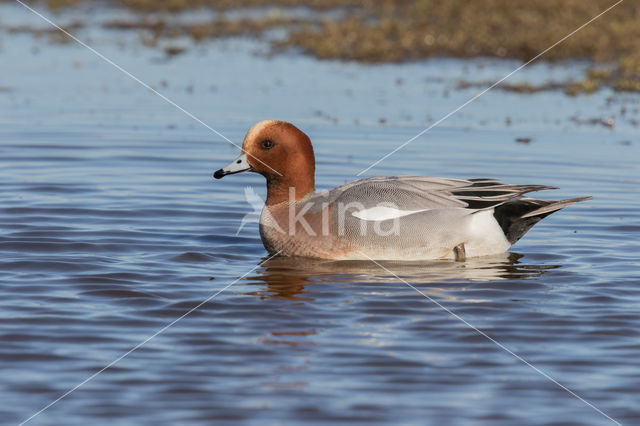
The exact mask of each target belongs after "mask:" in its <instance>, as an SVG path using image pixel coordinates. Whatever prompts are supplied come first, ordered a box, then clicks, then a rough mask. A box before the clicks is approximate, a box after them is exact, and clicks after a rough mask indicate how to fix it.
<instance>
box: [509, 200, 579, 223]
mask: <svg viewBox="0 0 640 426" xmlns="http://www.w3.org/2000/svg"><path fill="white" fill-rule="evenodd" d="M591 198H592V197H579V198H567V199H566V200H558V201H548V203H549V204H547V205H545V206H543V207H540V208H539V209H535V210H533V211H530V212H529V213H526V214H524V215H522V216H520V218H521V219H526V218H528V217H535V216H542V217H545V216H547V215H549V214H550V213H553V212H555V211H558V210H560V209H564V208H565V207H567V206H570V205H571V204H575V203H579V202H580V201H587V200H590V199H591ZM543 215H544V216H543Z"/></svg>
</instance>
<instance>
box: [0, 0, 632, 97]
mask: <svg viewBox="0 0 640 426" xmlns="http://www.w3.org/2000/svg"><path fill="white" fill-rule="evenodd" d="M2 1H4V2H8V1H11V0H0V2H2ZM36 4H39V5H40V6H43V5H46V6H47V7H49V8H50V9H51V10H53V11H56V12H64V10H65V9H69V8H74V7H80V6H86V5H90V4H97V5H100V6H103V7H116V8H121V9H124V10H128V11H130V12H133V14H132V15H131V16H130V17H126V18H118V19H115V20H109V21H105V22H103V23H102V26H103V27H104V28H107V29H113V30H121V31H138V32H139V34H140V40H141V42H142V43H143V44H145V45H148V46H155V47H161V48H162V49H163V50H164V52H165V54H166V55H167V56H174V55H178V54H180V53H182V52H183V51H184V50H186V49H188V48H189V46H188V45H187V46H185V45H178V44H171V41H172V40H177V39H179V38H180V39H181V40H183V39H185V38H187V39H190V40H191V41H192V42H193V43H200V42H203V41H206V40H211V39H216V38H225V37H238V36H245V37H246V36H249V37H256V38H261V39H264V40H266V41H268V42H269V43H270V45H271V53H272V54H277V53H279V52H283V51H288V50H292V49H294V50H296V51H299V52H301V53H303V54H306V55H311V56H313V57H316V58H318V59H332V60H345V61H358V62H362V63H367V64H380V63H402V62H411V61H418V60H423V59H428V58H433V57H450V58H476V57H489V58H504V59H517V60H521V61H523V62H525V61H528V60H530V59H532V58H533V57H535V56H536V55H538V54H539V53H540V52H542V51H544V50H545V49H547V48H549V47H550V46H551V45H553V44H554V43H556V42H558V41H559V40H561V39H562V38H563V37H565V36H567V35H568V34H569V33H571V32H572V31H574V30H575V29H577V28H579V27H580V26H581V25H583V24H585V23H586V22H588V21H589V20H590V19H592V18H594V17H595V16H597V15H598V14H599V13H601V12H603V11H604V10H605V9H607V8H608V7H610V6H611V5H613V4H614V0H590V1H584V0H563V1H562V2H558V1H557V0H535V1H530V2H513V1H509V0H475V1H473V2H465V1H462V0H451V1H446V2H443V1H436V0H377V1H376V0H310V1H305V2H303V1H300V0H271V1H263V0H166V1H154V0H113V1H107V2H97V1H92V0H42V1H40V2H39V3H36ZM199 11H208V12H211V13H209V14H203V16H205V18H192V19H189V20H185V19H179V17H180V12H199ZM234 12H239V13H238V14H236V16H235V17H231V16H229V15H232V14H233V13H234ZM207 16H208V17H209V18H206V17H207ZM638 22H640V3H637V2H633V1H626V2H622V3H621V4H619V5H618V6H616V7H614V8H613V9H612V10H610V11H609V12H607V13H606V14H604V15H603V16H601V17H600V18H598V19H597V20H595V21H594V22H592V23H591V24H589V25H587V26H586V27H584V28H583V29H581V30H580V31H578V32H577V33H576V34H574V35H573V36H571V37H569V38H568V39H566V40H565V41H563V42H562V43H560V44H558V45H557V46H556V47H554V48H553V49H551V50H549V51H548V52H547V53H545V54H544V56H543V57H542V58H540V60H541V61H547V62H560V61H566V60H588V61H590V64H591V65H590V67H589V68H588V70H587V71H586V72H585V75H584V76H583V78H582V79H581V80H578V81H567V82H562V83H547V84H544V85H541V86H533V85H530V84H526V83H525V84H519V85H507V84H503V85H502V86H501V88H502V89H503V90H509V91H515V92H518V93H536V92H539V91H543V90H564V91H565V93H567V94H568V95H572V96H575V95H578V94H581V93H592V92H595V91H597V90H599V89H600V88H604V87H608V88H611V89H613V90H615V91H620V92H640V25H638ZM84 26H85V24H84V23H83V22H82V21H74V22H73V23H71V24H69V25H68V28H70V30H72V31H77V30H79V29H81V28H83V27H84ZM0 28H2V27H0ZM3 29H4V30H5V31H8V32H31V33H35V34H37V35H42V34H48V35H50V36H51V39H52V40H54V41H58V42H63V41H64V39H65V38H66V37H65V36H64V35H63V34H61V33H60V32H59V31H57V30H55V29H52V30H50V31H49V30H42V28H41V27H39V28H29V27H24V26H19V27H18V26H11V25H6V24H5V25H4V26H3ZM274 30H275V31H278V33H279V34H281V36H279V37H272V36H270V34H273V33H274ZM56 33H57V34H56ZM468 87H474V83H473V82H471V83H468V82H461V83H460V85H459V88H461V89H464V88H468Z"/></svg>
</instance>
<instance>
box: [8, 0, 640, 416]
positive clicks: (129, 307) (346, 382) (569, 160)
mask: <svg viewBox="0 0 640 426" xmlns="http://www.w3.org/2000/svg"><path fill="white" fill-rule="evenodd" d="M0 16H1V17H2V19H1V20H0V22H3V23H5V24H7V23H12V24H16V23H20V22H30V23H34V24H36V23H37V24H38V25H42V26H43V27H44V26H45V24H44V23H43V24H40V23H38V20H37V19H36V18H34V17H32V16H30V15H29V12H28V11H26V10H24V9H22V8H20V7H19V6H16V5H13V4H6V5H3V6H2V7H0ZM65 18H66V16H65V15H64V14H63V15H58V16H56V17H55V19H58V20H62V21H64V20H65ZM80 36H81V37H82V39H83V40H86V41H88V42H89V43H90V44H91V46H93V47H95V48H96V49H98V50H99V51H100V52H102V53H103V54H104V55H106V56H107V57H109V58H110V59H112V60H113V61H114V62H116V63H117V64H119V65H120V66H122V67H123V68H124V69H126V70H128V71H129V72H131V73H133V74H134V75H136V76H137V77H138V78H140V79H141V80H143V81H145V82H147V83H148V84H150V85H151V86H153V87H154V88H156V89H157V90H159V91H160V92H162V93H163V94H165V95H166V96H168V97H169V98H170V99H171V100H173V101H175V102H176V103H177V104H179V105H180V106H182V107H183V108H185V109H186V110H188V111H190V112H191V113H192V114H194V115H195V116H196V117H198V118H199V119H201V120H202V121H203V122H205V123H207V124H208V125H210V126H212V127H213V128H215V129H216V130H217V131H219V132H221V133H222V134H224V135H225V136H226V137H228V138H229V139H231V140H232V141H234V142H235V143H237V144H240V143H241V142H242V138H243V136H244V133H245V132H246V130H247V129H248V128H249V127H250V126H251V125H252V124H253V123H254V122H257V121H259V120H263V119H267V118H276V119H284V120H287V121H291V122H293V123H295V124H296V125H297V126H298V127H300V128H301V129H303V130H304V131H305V132H307V133H308V134H309V135H310V137H311V139H312V140H313V142H314V147H315V150H316V156H317V160H318V164H317V186H318V188H319V189H324V188H330V187H333V186H336V185H339V184H342V183H344V182H348V181H351V180H354V179H355V178H356V176H355V175H356V174H357V173H358V172H359V171H361V170H362V169H364V168H366V167H368V166H369V165H370V164H371V163H372V162H374V161H376V160H377V159H379V158H380V157H382V156H383V155H385V154H386V153H388V152H389V151H391V150H392V149H393V148H395V147H396V146H398V145H400V144H401V143H403V142H405V141H407V140H408V139H410V138H411V137H413V136H414V135H416V134H417V133H419V132H420V131H422V130H423V129H424V128H426V127H427V126H428V125H429V124H430V123H431V122H433V121H435V120H438V119H439V118H440V117H442V116H444V115H445V114H447V113H448V112H449V111H451V110H453V109H454V108H456V107H458V106H459V105H460V104H462V103H464V102H465V101H466V100H467V99H469V98H470V97H471V96H473V95H474V94H475V93H477V92H479V90H480V89H465V90H457V89H456V86H457V84H458V82H459V81H460V80H462V79H464V80H472V81H485V80H491V79H494V80H495V79H498V78H501V77H502V76H504V75H506V74H507V73H509V72H510V71H511V70H513V69H514V68H515V67H516V66H518V63H516V62H511V61H502V62H500V61H490V60H474V61H457V60H430V61H426V62H419V63H414V64H405V65H382V66H370V67H368V66H362V65H357V64H351V63H347V64H344V63H338V62H318V61H315V60H313V59H310V58H307V57H303V56H298V55H295V54H286V55H281V56H277V57H274V58H267V57H265V56H264V55H261V54H260V53H264V52H266V50H267V47H266V46H265V45H262V44H260V43H257V42H254V41H248V40H227V41H217V42H211V43H207V44H204V45H201V46H198V47H190V48H189V49H188V50H187V51H186V53H185V54H183V55H179V56H177V57H175V58H174V59H171V60H167V59H166V58H165V57H164V56H163V53H162V52H161V51H160V50H157V49H152V48H145V47H142V46H140V45H139V44H138V43H137V42H136V40H137V39H136V36H135V35H132V34H124V33H118V32H109V31H105V30H101V29H100V28H99V26H98V25H93V26H90V27H89V28H88V29H85V30H82V31H81V32H80ZM0 42H1V43H0V46H1V48H0V88H1V89H0V178H1V180H0V291H1V292H2V293H1V294H2V296H3V297H2V298H1V299H0V342H1V345H0V401H2V402H1V403H0V422H1V423H2V424H18V423H20V422H22V421H24V420H26V419H28V418H29V417H30V416H32V415H33V414H35V413H36V412H38V410H40V409H41V408H43V407H45V406H47V404H49V403H51V402H53V401H55V400H56V399H57V398H59V397H60V396H61V395H63V394H65V392H67V391H68V390H70V389H72V388H74V387H75V386H76V385H78V384H80V383H82V382H83V381H84V380H85V379H87V378H88V377H90V376H91V375H92V374H94V373H96V372H98V371H100V370H101V369H102V368H104V367H105V366H107V365H109V364H110V363H111V362H113V361H114V360H116V359H118V358H119V357H120V356H121V355H123V354H125V353H126V352H127V351H128V350H130V349H131V348H133V347H135V346H136V345H138V344H139V343H141V342H143V341H145V339H147V338H148V337H150V336H153V335H154V334H155V333H157V332H158V331H162V332H161V333H160V334H158V335H157V336H155V337H153V338H152V339H150V340H149V341H148V342H146V343H145V344H144V345H143V346H141V347H139V349H137V350H135V351H134V352H132V353H130V354H129V355H127V356H126V357H124V358H123V359H121V360H120V361H118V362H117V363H116V364H115V365H113V366H112V367H110V368H109V369H107V370H105V371H104V372H102V373H100V374H99V375H97V376H95V377H94V378H93V379H91V380H90V381H88V382H86V383H85V384H83V385H82V386H81V387H79V388H78V389H77V390H75V391H74V392H72V393H71V394H69V395H68V396H66V397H65V398H63V399H61V400H60V401H59V402H57V403H55V404H54V405H52V406H51V407H50V408H48V409H46V410H45V411H43V412H41V413H40V414H39V415H37V416H36V417H34V418H32V419H31V420H30V422H29V423H28V424H39V425H60V424H65V425H85V424H109V425H118V424H122V425H125V424H126V425H129V424H136V425H138V424H154V425H157V424H188V425H191V424H193V425H195V424H211V423H214V422H215V423H220V424H327V423H332V422H334V423H346V422H352V423H362V424H365V423H366V424H371V423H393V424H439V425H440V424H492V425H510V424H531V425H540V424H576V423H579V424H588V425H599V424H613V422H612V421H611V420H610V419H608V418H607V417H606V416H605V415H603V414H601V413H599V412H597V411H596V410H595V409H594V408H593V407H591V406H589V405H588V404H587V403H585V402H584V401H581V400H579V399H578V398H576V397H575V396H573V395H571V394H570V393H569V392H567V390H565V389H563V388H562V387H561V386H559V385H558V384H556V383H553V382H552V381H551V380H550V379H549V378H547V377H544V376H543V375H542V374H540V372H539V371H536V370H534V369H533V368H532V367H531V366H529V365H527V364H525V363H524V362H523V361H522V360H521V359H518V358H516V357H515V356H514V355H513V354H510V353H508V352H507V351H506V350H505V349H504V348H503V347H500V346H498V345H497V344H496V343H495V342H492V341H491V340H489V339H488V338H487V337H486V336H484V335H482V334H481V333H480V332H479V331H478V330H481V331H482V332H484V333H486V334H487V335H488V336H490V337H491V338H492V339H495V341H496V342H499V343H500V344H501V345H504V347H505V348H508V349H509V350H511V351H513V353H514V354H516V355H517V356H519V357H521V358H522V359H523V360H526V361H527V362H529V363H530V364H531V365H532V366H534V367H535V368H537V369H539V370H540V371H542V372H544V373H546V374H548V375H549V376H550V377H552V378H553V379H555V380H556V381H557V382H558V383H560V384H561V385H562V386H565V387H567V388H568V389H570V390H571V391H572V392H575V394H577V395H579V396H580V397H582V398H584V400H585V401H587V402H588V403H589V404H592V405H593V406H595V407H597V408H598V409H599V410H602V412H603V413H605V414H606V415H607V416H610V417H612V418H613V419H615V420H617V421H619V422H621V423H624V424H635V423H638V422H640V409H639V408H638V407H640V403H639V400H638V389H639V387H640V357H638V354H639V353H640V339H639V338H640V332H639V330H640V313H639V311H640V290H638V288H639V285H640V269H639V268H640V260H639V259H640V256H639V254H638V253H640V213H639V212H640V197H639V195H640V192H639V190H638V188H639V185H640V131H639V129H638V128H637V125H636V124H634V121H633V120H634V119H638V117H639V115H640V114H639V111H638V108H639V107H640V97H639V96H637V95H629V94H619V93H614V92H610V91H606V90H605V91H602V92H599V93H596V94H594V95H591V96H580V97H576V98H571V97H566V96H565V95H564V94H562V93H560V92H547V93H540V94H536V95H519V94H513V93H505V92H501V91H498V90H494V91H490V92H489V93H487V94H486V95H484V96H482V97H481V98H480V99H479V100H478V101H476V102H475V103H473V104H471V105H469V106H468V107H466V108H465V109H463V110H462V111H460V112H459V113H457V114H455V115H453V116H452V117H451V118H449V119H448V120H446V121H445V122H443V123H442V124H440V125H438V126H436V127H435V128H433V129H432V130H430V131H429V132H427V133H426V134H425V135H423V136H422V137H420V138H418V139H417V140H415V141H414V142H412V143H411V144H409V145H408V146H407V147H405V148H404V149H402V150H400V151H398V152H397V153H396V154H394V155H392V156H391V157H389V158H388V159H386V160H385V161H383V162H381V163H380V164H379V165H377V166H376V167H374V168H373V169H371V170H369V171H368V172H367V173H366V175H367V176H374V175H382V176H384V175H398V174H414V175H415V174H425V175H434V176H445V177H460V178H470V177H494V178H500V179H502V180H503V181H505V182H509V183H519V184H544V185H554V186H559V187H560V188H561V189H560V190H557V191H553V192H550V193H548V194H540V196H541V197H542V198H551V199H556V198H557V199H559V198H565V197H576V196H585V195H592V196H593V197H594V198H593V200H592V201H589V202H586V203H581V204H579V205H575V206H572V207H570V208H567V209H566V210H564V211H562V212H559V213H556V214H554V215H552V216H550V217H549V218H547V219H545V220H544V221H543V222H541V223H540V224H538V225H536V226H535V227H534V228H533V229H532V230H531V231H530V232H529V234H527V235H526V236H525V237H524V238H523V239H522V240H521V241H520V242H519V243H518V244H517V245H516V246H514V247H513V249H512V250H511V252H510V253H508V254H505V255H504V256H493V257H490V258H484V259H472V260H469V261H467V262H463V263H459V262H458V263H456V262H424V263H404V264H403V263H385V264H384V266H385V267H386V268H387V269H388V271H386V270H384V269H381V268H380V267H379V266H377V265H375V264H372V263H366V262H364V263H363V262H346V263H345V262H324V261H315V260H303V259H286V258H284V259H274V260H272V261H268V262H266V263H263V260H264V258H265V257H266V255H267V254H266V251H265V250H264V248H263V247H262V244H261V242H260V239H259V235H258V230H257V224H256V223H248V224H247V225H246V226H244V227H243V228H242V230H241V231H240V232H239V233H238V228H239V226H240V224H241V222H242V219H243V217H244V216H245V215H246V214H247V213H250V212H252V208H251V206H250V205H249V204H248V203H247V202H246V201H245V198H244V192H245V188H246V187H251V188H253V189H254V190H255V191H256V192H257V193H258V194H260V195H264V193H265V189H264V182H263V180H262V178H261V177H260V176H257V175H249V174H245V175H237V176H230V177H228V178H225V179H224V180H222V181H213V179H212V177H211V174H212V172H213V171H214V170H216V169H218V168H220V167H221V166H224V165H226V164H228V162H229V161H231V160H232V159H233V158H235V157H236V155H237V153H238V149H237V148H236V147H234V146H233V145H231V144H229V143H228V142H226V141H224V139H222V138H221V137H220V136H218V135H216V134H214V133H212V132H211V131H210V130H208V129H207V128H206V127H205V126H203V125H202V124H200V123H198V122H196V121H194V120H193V119H191V118H190V117H188V116H187V115H185V114H184V113H183V112H181V111H179V110H177V109H176V108H174V107H173V106H171V105H169V104H168V103H167V102H165V101H164V100H162V99H160V98H159V97H158V96H157V95H155V94H153V93H151V92H150V91H148V90H146V89H145V88H143V87H141V86H140V85H139V84H138V83H136V82H135V81H133V80H131V79H130V78H129V77H127V76H126V75H124V74H123V73H121V72H120V71H118V70H117V69H115V68H114V67H113V66H111V65H109V64H107V63H105V62H104V61H102V60H101V59H100V58H98V57H96V56H95V55H94V54H92V53H91V52H89V51H88V50H87V49H85V48H83V47H82V46H79V45H77V44H74V43H69V44H63V45H60V44H55V43H54V44H52V43H50V42H49V41H48V38H47V37H46V36H45V37H42V38H36V37H32V36H31V35H26V34H7V33H2V35H1V38H0ZM256 52H257V53H258V54H256ZM583 66H584V64H581V63H572V64H562V65H556V66H548V65H544V64H541V65H533V66H531V67H528V68H526V69H525V70H523V71H522V72H521V73H518V74H516V75H515V76H514V77H513V80H509V81H518V80H522V81H533V82H543V81H547V80H549V79H551V80H560V79H562V78H565V77H567V76H569V77H571V76H579V75H580V72H581V69H582V67H583ZM622 107H624V108H625V113H624V114H622V113H621V108H622ZM612 115H615V125H614V127H613V129H610V128H607V127H605V126H602V125H598V124H596V125H591V124H584V123H583V124H580V122H581V121H585V120H589V119H591V118H598V119H608V118H609V117H611V116H612ZM572 117H574V118H573V119H572ZM507 118H508V119H507ZM380 119H383V121H384V122H383V123H381V120H380ZM430 120H431V121H430ZM520 137H527V138H531V142H529V143H518V142H516V141H515V140H516V138H520ZM389 271H391V272H389ZM394 274H395V275H397V276H399V277H400V278H401V279H402V280H399V279H398V278H396V277H395V276H394ZM403 281H406V282H407V283H409V284H411V285H412V286H414V287H415V288H416V289H418V290H420V292H422V294H420V293H419V292H417V291H416V290H415V289H413V288H411V287H410V286H408V285H407V284H406V283H405V282H403ZM232 283H233V284H232ZM229 284H232V285H231V286H230V287H229V288H227V289H226V290H224V291H223V292H221V293H219V294H218V295H217V296H215V297H214V298H212V299H211V300H210V301H209V302H208V303H206V304H204V305H202V306H200V307H199V308H198V309H197V310H195V311H193V312H192V313H190V314H189V315H187V316H185V317H183V318H182V319H180V320H179V321H178V322H176V323H175V324H174V325H172V326H171V327H169V328H168V329H166V330H163V327H165V326H167V325H168V324H171V323H172V322H173V321H174V320H176V319H178V318H181V316H182V315H184V314H185V313H187V312H189V310H190V309H191V308H193V307H195V306H197V305H198V304H200V303H201V302H203V301H205V300H207V299H208V298H209V297H211V296H212V295H215V294H216V293H217V292H218V291H220V290H221V289H223V288H225V287H226V286H228V285H229ZM434 302H437V303H438V304H440V305H438V304H436V303H434ZM443 307H444V308H446V309H448V310H449V311H450V312H447V311H446V310H445V309H443ZM452 313H455V315H452ZM463 320H464V321H463ZM465 321H466V323H465ZM470 325H472V326H473V327H476V328H477V329H478V330H476V329H474V328H472V327H471V326H470Z"/></svg>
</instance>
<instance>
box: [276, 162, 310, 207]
mask: <svg viewBox="0 0 640 426" xmlns="http://www.w3.org/2000/svg"><path fill="white" fill-rule="evenodd" d="M313 175H314V173H313V169H311V170H308V172H307V173H305V174H302V173H300V171H298V173H296V175H295V176H286V175H285V176H274V177H267V201H266V203H265V204H266V205H267V206H272V205H275V204H280V203H284V202H286V201H294V202H295V201H299V200H301V199H302V198H303V197H305V196H306V195H308V194H309V193H311V192H313V191H314V190H315V179H314V176H313Z"/></svg>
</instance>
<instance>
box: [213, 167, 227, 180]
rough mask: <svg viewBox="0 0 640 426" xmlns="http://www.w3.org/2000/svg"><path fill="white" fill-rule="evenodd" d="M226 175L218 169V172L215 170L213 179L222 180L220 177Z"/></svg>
mask: <svg viewBox="0 0 640 426" xmlns="http://www.w3.org/2000/svg"><path fill="white" fill-rule="evenodd" d="M226 174H227V173H226V172H225V171H224V170H222V169H220V170H216V172H215V173H214V174H213V177H214V178H216V179H222V177H223V176H224V175H226Z"/></svg>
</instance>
